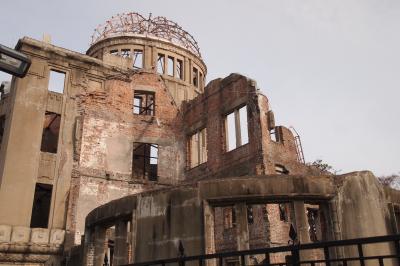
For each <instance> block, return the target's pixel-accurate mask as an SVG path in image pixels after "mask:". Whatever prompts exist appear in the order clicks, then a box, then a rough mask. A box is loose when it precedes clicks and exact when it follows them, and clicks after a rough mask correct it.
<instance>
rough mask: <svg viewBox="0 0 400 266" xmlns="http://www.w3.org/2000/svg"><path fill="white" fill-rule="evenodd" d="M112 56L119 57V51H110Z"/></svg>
mask: <svg viewBox="0 0 400 266" xmlns="http://www.w3.org/2000/svg"><path fill="white" fill-rule="evenodd" d="M110 54H112V55H118V50H111V51H110Z"/></svg>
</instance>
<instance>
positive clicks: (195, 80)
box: [192, 67, 199, 87]
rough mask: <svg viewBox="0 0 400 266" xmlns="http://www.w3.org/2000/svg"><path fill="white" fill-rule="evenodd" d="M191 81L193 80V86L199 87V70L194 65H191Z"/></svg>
mask: <svg viewBox="0 0 400 266" xmlns="http://www.w3.org/2000/svg"><path fill="white" fill-rule="evenodd" d="M192 81H193V86H195V87H199V71H198V70H197V68H195V67H193V76H192Z"/></svg>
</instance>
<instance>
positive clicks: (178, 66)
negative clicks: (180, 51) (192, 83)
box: [175, 59, 183, 80]
mask: <svg viewBox="0 0 400 266" xmlns="http://www.w3.org/2000/svg"><path fill="white" fill-rule="evenodd" d="M175 77H176V78H178V79H182V80H183V60H180V59H176V71H175Z"/></svg>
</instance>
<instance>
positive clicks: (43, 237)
mask: <svg viewBox="0 0 400 266" xmlns="http://www.w3.org/2000/svg"><path fill="white" fill-rule="evenodd" d="M31 242H32V243H35V244H48V243H49V229H45V228H32V232H31Z"/></svg>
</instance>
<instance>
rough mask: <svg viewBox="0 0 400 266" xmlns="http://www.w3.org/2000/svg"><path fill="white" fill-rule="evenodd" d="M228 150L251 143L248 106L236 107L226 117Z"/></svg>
mask: <svg viewBox="0 0 400 266" xmlns="http://www.w3.org/2000/svg"><path fill="white" fill-rule="evenodd" d="M225 137H226V151H231V150H234V149H236V148H237V147H240V146H242V145H245V144H247V143H249V134H248V123H247V106H246V105H245V106H243V107H241V108H239V109H235V110H234V111H233V112H232V113H230V114H228V115H227V116H226V117H225Z"/></svg>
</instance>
